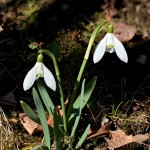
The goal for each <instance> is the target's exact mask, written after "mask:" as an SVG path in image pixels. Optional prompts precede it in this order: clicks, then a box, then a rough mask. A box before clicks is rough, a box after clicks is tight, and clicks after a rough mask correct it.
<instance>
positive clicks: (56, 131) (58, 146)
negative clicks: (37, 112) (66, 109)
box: [53, 109, 61, 150]
mask: <svg viewBox="0 0 150 150" xmlns="http://www.w3.org/2000/svg"><path fill="white" fill-rule="evenodd" d="M53 122H54V136H55V142H56V150H60V149H61V141H60V129H59V122H58V115H57V111H56V109H54V117H53Z"/></svg>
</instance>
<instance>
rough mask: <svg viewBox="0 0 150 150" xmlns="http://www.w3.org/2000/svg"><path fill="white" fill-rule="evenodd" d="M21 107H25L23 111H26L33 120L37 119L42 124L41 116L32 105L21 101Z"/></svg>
mask: <svg viewBox="0 0 150 150" xmlns="http://www.w3.org/2000/svg"><path fill="white" fill-rule="evenodd" d="M20 104H21V107H22V109H23V111H24V112H25V114H26V115H27V116H28V117H29V118H30V119H32V120H33V121H35V122H36V123H38V124H41V122H40V119H39V117H38V116H37V114H36V113H35V112H34V111H33V110H32V109H31V108H30V106H29V105H28V104H27V103H25V102H24V101H20Z"/></svg>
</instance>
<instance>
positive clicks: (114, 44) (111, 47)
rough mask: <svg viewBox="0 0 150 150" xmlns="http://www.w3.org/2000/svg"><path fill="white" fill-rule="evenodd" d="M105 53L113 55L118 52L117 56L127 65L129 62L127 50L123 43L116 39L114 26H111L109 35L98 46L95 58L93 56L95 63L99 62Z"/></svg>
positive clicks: (108, 31)
mask: <svg viewBox="0 0 150 150" xmlns="http://www.w3.org/2000/svg"><path fill="white" fill-rule="evenodd" d="M105 52H109V53H113V52H116V54H117V56H118V57H119V58H120V59H121V60H122V61H123V62H125V63H127V62H128V56H127V53H126V50H125V48H124V46H123V45H122V43H121V42H120V41H119V40H118V39H117V38H116V37H115V35H114V34H113V26H112V25H109V26H108V30H107V34H106V35H105V37H104V38H103V39H102V40H101V41H100V42H99V44H98V45H97V47H96V49H95V52H94V56H93V61H94V63H97V62H99V61H100V60H101V59H102V57H103V55H104V54H105Z"/></svg>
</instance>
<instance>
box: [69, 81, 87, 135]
mask: <svg viewBox="0 0 150 150" xmlns="http://www.w3.org/2000/svg"><path fill="white" fill-rule="evenodd" d="M84 86H85V79H84V80H83V82H82V88H81V96H80V105H79V108H78V110H77V114H76V115H77V116H76V119H75V123H74V126H73V129H72V132H71V137H73V136H74V135H75V131H76V129H77V126H78V123H79V120H80V116H81V112H82V104H83V98H84Z"/></svg>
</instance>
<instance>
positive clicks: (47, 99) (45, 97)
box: [37, 79, 54, 118]
mask: <svg viewBox="0 0 150 150" xmlns="http://www.w3.org/2000/svg"><path fill="white" fill-rule="evenodd" d="M37 86H38V90H39V92H40V95H41V97H42V100H43V102H44V104H45V106H46V108H47V111H48V112H49V114H50V115H51V117H52V118H53V112H52V111H53V110H54V104H53V102H52V100H51V98H50V97H49V95H48V93H47V90H46V88H45V87H44V85H43V83H42V82H41V81H40V80H39V79H38V80H37Z"/></svg>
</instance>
